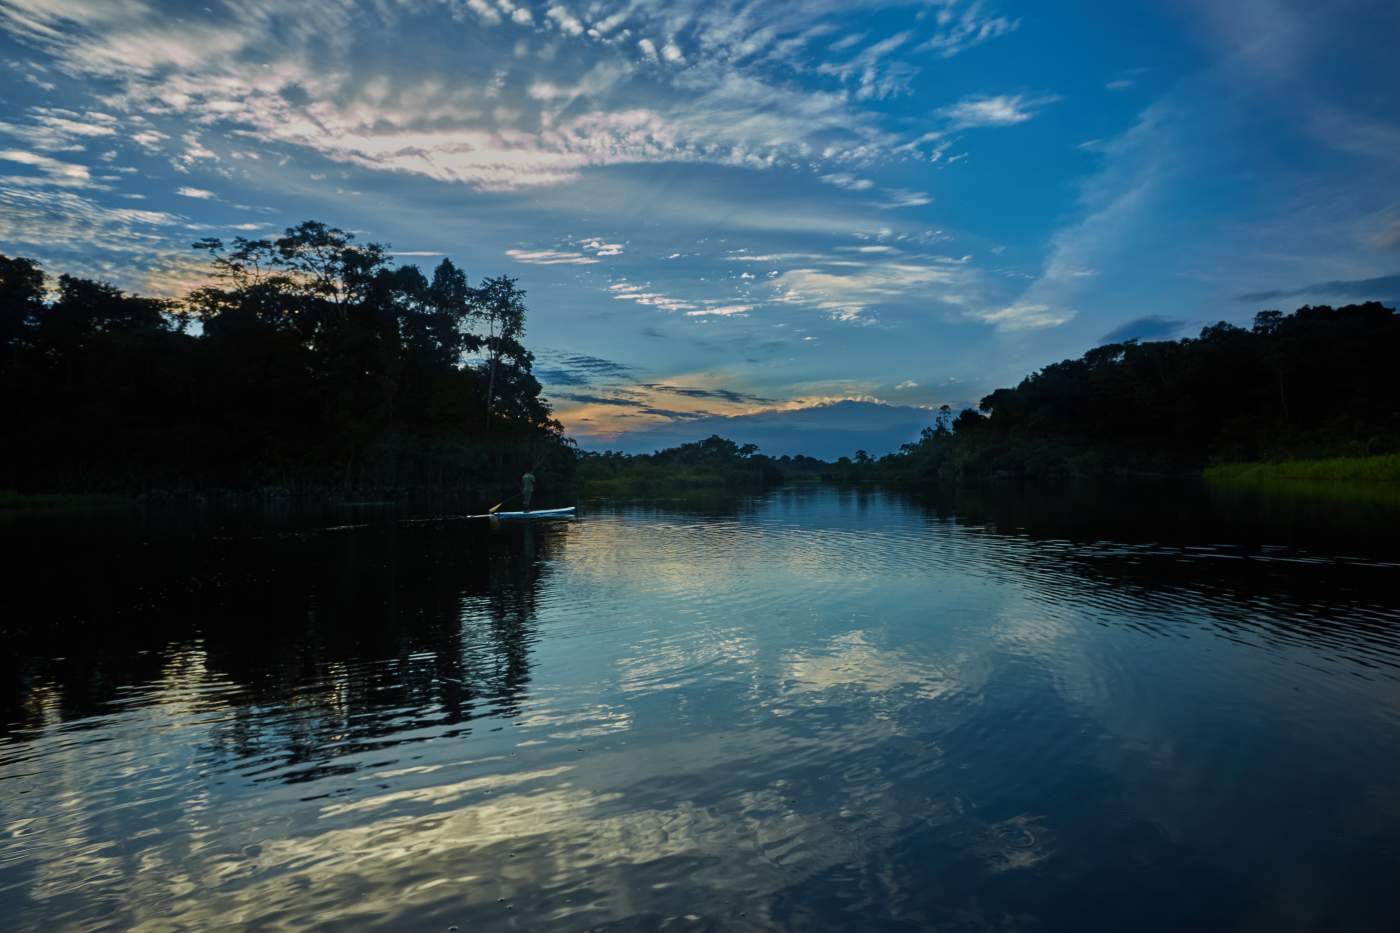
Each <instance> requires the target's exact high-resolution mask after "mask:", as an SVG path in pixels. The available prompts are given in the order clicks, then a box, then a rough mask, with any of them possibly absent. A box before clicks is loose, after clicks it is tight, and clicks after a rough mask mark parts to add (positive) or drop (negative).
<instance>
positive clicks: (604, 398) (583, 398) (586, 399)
mask: <svg viewBox="0 0 1400 933" xmlns="http://www.w3.org/2000/svg"><path fill="white" fill-rule="evenodd" d="M550 397H551V398H552V399H555V400H559V401H565V402H577V403H579V404H581V405H616V406H619V407H623V408H636V407H638V403H637V399H635V398H631V397H628V396H616V395H590V394H588V393H586V392H554V393H551V395H550Z"/></svg>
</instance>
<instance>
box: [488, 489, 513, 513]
mask: <svg viewBox="0 0 1400 933" xmlns="http://www.w3.org/2000/svg"><path fill="white" fill-rule="evenodd" d="M518 495H520V493H518V492H517V493H516V494H515V495H514V496H506V497H505V498H504V499H502V500H501V501H500V502H497V503H496V504H495V505H493V506H491V508H489V509H487V510H486V514H487V515H495V514H496V510H497V509H499V508H500V507H501V506H503V505H505V504H506V503H507V502H509V501H510V500H512V499H514V498H515V497H516V496H518Z"/></svg>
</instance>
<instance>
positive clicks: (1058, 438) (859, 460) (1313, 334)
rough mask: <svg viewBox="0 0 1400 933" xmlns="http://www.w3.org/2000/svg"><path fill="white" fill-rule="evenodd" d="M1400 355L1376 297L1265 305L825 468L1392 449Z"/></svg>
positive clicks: (1042, 472) (1396, 335)
mask: <svg viewBox="0 0 1400 933" xmlns="http://www.w3.org/2000/svg"><path fill="white" fill-rule="evenodd" d="M1397 361H1400V316H1397V315H1396V313H1395V311H1394V310H1393V309H1390V308H1386V307H1384V306H1383V305H1381V304H1379V303H1377V302H1368V303H1366V304H1359V305H1348V306H1346V307H1343V308H1330V307H1325V306H1323V307H1303V308H1299V309H1298V310H1297V311H1296V312H1294V313H1293V314H1283V313H1281V312H1279V311H1262V312H1260V313H1259V314H1257V315H1256V316H1255V318H1254V323H1253V327H1251V328H1248V329H1246V328H1241V327H1236V326H1234V325H1231V324H1227V323H1223V322H1222V323H1219V324H1214V325H1212V326H1210V327H1207V328H1205V329H1204V330H1202V331H1201V334H1200V336H1199V337H1196V338H1188V339H1184V340H1176V341H1154V342H1151V343H1138V342H1137V341H1131V340H1130V341H1127V342H1124V343H1111V344H1106V345H1104V346H1100V347H1096V348H1094V349H1093V350H1090V351H1089V352H1088V353H1085V354H1084V355H1083V356H1082V357H1080V358H1079V359H1077V360H1065V361H1064V362H1062V363H1055V364H1053V365H1050V366H1047V367H1045V368H1044V369H1042V370H1040V371H1039V372H1037V373H1034V374H1032V375H1030V376H1028V377H1026V378H1025V379H1024V380H1022V382H1021V384H1020V385H1018V386H1016V387H1015V388H1014V389H998V390H996V391H995V392H993V393H992V394H990V395H988V396H987V397H986V398H984V399H982V401H981V403H980V404H979V406H978V408H979V410H973V409H970V408H969V409H967V410H965V411H963V412H961V413H956V414H955V413H954V412H953V411H951V410H950V409H949V408H948V407H947V406H944V408H943V409H942V410H941V411H940V412H939V415H938V418H937V421H936V424H935V425H934V426H933V427H931V428H927V429H925V430H924V432H923V435H922V437H921V438H920V439H919V440H918V441H916V442H914V443H910V444H905V445H904V446H903V447H902V448H901V449H900V450H899V451H898V452H897V453H894V454H890V455H889V456H885V457H881V458H879V459H878V460H876V459H872V458H870V457H868V456H866V455H864V454H863V453H857V455H856V456H855V458H854V459H847V458H844V457H843V458H842V459H841V462H839V463H838V464H837V469H836V471H835V472H834V474H833V475H834V476H835V477H837V478H840V479H848V480H855V479H869V480H880V481H885V482H894V483H899V484H904V485H926V484H930V483H935V482H940V481H941V482H947V481H960V480H977V479H985V478H995V477H1003V476H1011V477H1040V476H1089V475H1105V474H1114V473H1118V474H1122V473H1184V472H1195V471H1198V470H1200V469H1201V468H1202V467H1203V466H1205V465H1207V464H1209V463H1212V462H1238V461H1254V460H1264V459H1280V458H1286V457H1321V456H1362V455H1366V454H1382V453H1389V452H1392V451H1400V379H1397V378H1396V373H1395V367H1396V363H1397Z"/></svg>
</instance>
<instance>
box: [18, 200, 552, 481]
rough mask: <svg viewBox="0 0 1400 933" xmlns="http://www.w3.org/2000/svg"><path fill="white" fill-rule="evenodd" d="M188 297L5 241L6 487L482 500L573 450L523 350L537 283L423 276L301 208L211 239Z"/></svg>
mask: <svg viewBox="0 0 1400 933" xmlns="http://www.w3.org/2000/svg"><path fill="white" fill-rule="evenodd" d="M195 248H196V249H199V250H201V251H204V252H205V253H207V254H208V255H209V257H210V260H211V266H212V270H213V280H212V282H211V283H210V284H209V285H206V286H205V287H202V288H198V289H196V290H194V291H193V292H191V293H190V294H188V295H186V296H185V297H184V298H182V299H179V300H158V299H152V298H144V297H140V296H136V295H129V294H125V293H123V292H121V291H119V290H118V289H116V288H113V287H112V286H110V285H106V284H103V283H101V282H95V281H90V280H87V279H81V278H75V277H73V276H68V275H62V276H60V277H59V278H58V279H57V281H56V282H51V281H50V280H49V279H48V278H47V277H46V275H45V273H44V271H43V270H42V269H41V268H40V267H39V266H38V264H37V263H35V262H33V261H31V260H28V259H23V258H9V257H4V256H0V392H3V393H4V397H5V399H6V405H5V408H4V414H3V415H0V418H3V419H4V420H3V424H2V425H0V429H2V430H3V431H4V432H5V437H6V440H7V443H6V448H7V454H6V456H5V457H4V458H3V459H0V487H6V488H12V489H18V490H21V491H24V492H52V491H115V492H136V491H141V490H153V489H157V490H199V489H224V490H252V489H262V490H270V491H272V492H271V494H279V495H280V494H286V495H298V494H310V495H329V496H340V497H365V496H370V497H394V496H398V495H404V494H407V493H432V494H434V495H443V494H453V495H457V496H462V497H466V498H485V497H490V496H494V495H496V494H497V493H498V492H499V490H501V489H504V488H514V487H516V486H518V482H519V476H520V474H521V473H522V472H523V471H524V470H526V469H529V468H532V467H533V468H534V469H535V472H536V473H537V474H541V480H542V486H543V487H544V488H546V489H560V488H564V487H565V486H566V485H567V484H568V481H569V477H570V474H571V472H572V469H573V464H574V456H573V451H572V449H571V447H570V446H569V442H567V441H566V439H565V438H564V437H563V432H562V428H561V426H560V425H559V423H558V422H557V421H555V420H553V418H552V417H551V413H550V410H549V407H548V406H547V405H546V403H545V401H544V400H543V399H542V398H541V397H540V384H539V382H538V381H536V379H535V377H534V376H533V375H532V372H531V368H532V364H533V359H534V358H533V356H532V355H531V353H530V351H529V350H527V349H526V347H525V346H524V344H523V343H522V339H523V337H524V333H525V304H524V292H522V291H521V290H520V289H519V288H518V287H517V285H516V282H515V280H514V279H511V278H509V277H505V276H502V277H497V278H487V279H484V280H482V281H481V282H479V283H478V284H476V285H475V286H472V285H470V284H469V283H468V280H467V276H466V274H465V273H464V272H463V271H462V270H461V269H459V268H458V267H457V266H455V265H454V264H453V263H452V262H451V261H450V260H446V259H444V260H443V261H442V262H441V263H440V264H439V265H438V266H437V268H436V269H434V270H433V273H432V277H431V278H428V277H427V276H426V275H424V273H423V272H422V271H420V270H419V269H418V268H417V267H416V266H411V265H402V266H396V265H393V264H392V263H391V262H390V257H389V253H388V251H387V249H386V248H385V247H384V246H382V245H379V244H374V243H368V244H359V243H356V242H355V241H354V238H353V237H352V236H351V235H350V234H348V233H346V232H345V231H343V230H339V229H336V228H333V227H327V226H326V225H325V224H322V223H318V222H314V221H308V222H306V223H303V224H301V225H299V226H296V227H292V228H289V229H288V230H287V231H286V233H285V235H284V236H282V237H280V238H276V239H257V240H254V239H247V238H243V237H238V238H235V239H234V240H233V241H232V242H230V243H225V242H223V241H221V240H217V239H207V240H202V241H200V242H199V243H197V244H195Z"/></svg>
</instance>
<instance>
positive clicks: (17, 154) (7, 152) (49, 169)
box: [0, 149, 94, 188]
mask: <svg viewBox="0 0 1400 933" xmlns="http://www.w3.org/2000/svg"><path fill="white" fill-rule="evenodd" d="M0 162H13V163H15V164H17V165H25V166H28V167H30V168H32V169H34V170H36V171H37V172H38V173H39V174H38V175H9V176H5V177H0V185H13V186H16V187H34V186H42V187H48V186H53V187H57V188H90V187H93V186H94V183H93V180H92V173H91V171H90V170H89V169H88V167H87V166H85V165H75V164H73V163H71V162H63V161H60V160H58V159H55V158H52V157H50V156H46V155H41V154H40V153H37V152H27V151H25V150H22V149H0Z"/></svg>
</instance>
